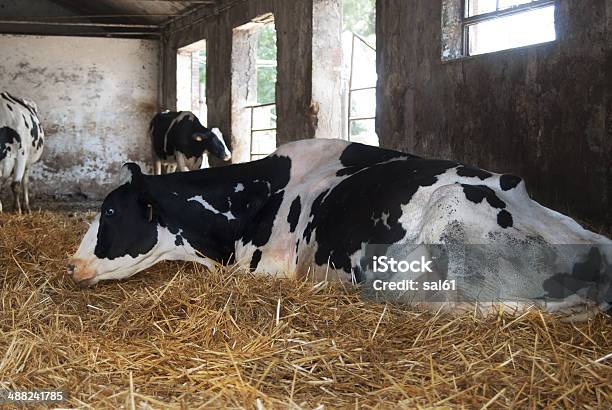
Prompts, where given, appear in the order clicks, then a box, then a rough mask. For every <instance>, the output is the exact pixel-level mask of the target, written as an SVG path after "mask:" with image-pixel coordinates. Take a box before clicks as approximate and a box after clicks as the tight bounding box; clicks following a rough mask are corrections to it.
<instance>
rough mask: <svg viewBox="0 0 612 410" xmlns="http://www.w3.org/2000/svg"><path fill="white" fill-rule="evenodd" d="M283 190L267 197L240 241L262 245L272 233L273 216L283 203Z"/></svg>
mask: <svg viewBox="0 0 612 410" xmlns="http://www.w3.org/2000/svg"><path fill="white" fill-rule="evenodd" d="M284 193H285V192H284V191H280V192H277V193H275V194H273V195H272V196H270V197H269V198H268V201H267V203H266V205H265V206H264V207H263V208H262V209H261V210H260V211H259V212H258V213H257V214H256V215H255V216H254V217H253V219H252V220H251V221H250V225H249V227H248V229H246V230H245V232H244V234H243V236H242V243H243V244H245V245H246V244H247V243H249V242H251V243H252V244H253V245H255V246H264V245H265V244H267V243H268V240H269V239H270V236H271V235H272V227H273V225H274V218H276V214H278V210H279V209H280V206H281V204H282V203H283V195H284Z"/></svg>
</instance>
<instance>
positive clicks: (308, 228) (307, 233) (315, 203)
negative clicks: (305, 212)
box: [302, 190, 329, 244]
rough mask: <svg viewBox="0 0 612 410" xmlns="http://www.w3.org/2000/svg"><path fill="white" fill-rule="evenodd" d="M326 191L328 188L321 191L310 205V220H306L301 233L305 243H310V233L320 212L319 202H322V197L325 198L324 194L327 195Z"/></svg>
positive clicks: (316, 222) (315, 225)
mask: <svg viewBox="0 0 612 410" xmlns="http://www.w3.org/2000/svg"><path fill="white" fill-rule="evenodd" d="M328 192H329V190H326V191H323V192H321V193H320V194H319V196H317V197H316V199H315V200H314V201H313V203H312V206H311V207H310V215H311V216H312V220H311V221H310V222H308V224H307V225H306V228H305V229H304V234H303V235H302V236H303V238H304V240H305V241H306V243H307V244H310V239H311V236H312V233H313V231H314V230H315V228H316V227H317V224H318V223H319V221H318V218H319V216H320V215H321V213H322V209H321V208H322V206H321V204H322V203H323V198H325V195H327V193H328Z"/></svg>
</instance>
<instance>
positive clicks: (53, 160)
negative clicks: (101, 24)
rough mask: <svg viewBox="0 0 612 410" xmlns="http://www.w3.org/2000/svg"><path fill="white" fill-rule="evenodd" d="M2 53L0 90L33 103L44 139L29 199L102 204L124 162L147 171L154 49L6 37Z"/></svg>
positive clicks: (132, 43)
mask: <svg viewBox="0 0 612 410" xmlns="http://www.w3.org/2000/svg"><path fill="white" fill-rule="evenodd" d="M0 50H2V53H1V54H2V57H3V58H2V59H1V60H0V89H1V90H7V91H9V92H11V93H13V94H15V95H17V96H20V97H23V98H26V99H29V100H32V101H35V102H36V104H37V105H38V109H39V113H40V116H41V120H42V124H43V129H44V131H45V136H46V141H45V151H44V153H43V157H42V159H41V161H40V162H38V163H36V164H35V165H34V166H33V168H32V171H31V182H32V183H31V185H30V186H31V190H32V192H33V193H36V194H38V195H42V196H53V197H76V198H88V199H100V198H103V197H104V195H106V194H107V193H108V191H109V190H110V189H112V188H113V187H114V185H115V183H116V179H117V175H118V171H119V169H120V167H121V165H122V164H123V163H124V162H126V161H128V160H129V161H136V162H139V163H141V165H147V166H148V165H149V164H150V152H151V149H150V146H149V143H148V137H147V130H148V123H149V121H150V119H151V118H152V116H153V115H154V113H155V112H156V110H157V100H158V71H159V70H158V60H159V51H158V42H156V41H151V40H125V39H106V38H82V37H40V36H10V35H4V36H0ZM5 187H6V184H5ZM6 191H8V190H7V189H4V195H5V197H6V194H7V192H6Z"/></svg>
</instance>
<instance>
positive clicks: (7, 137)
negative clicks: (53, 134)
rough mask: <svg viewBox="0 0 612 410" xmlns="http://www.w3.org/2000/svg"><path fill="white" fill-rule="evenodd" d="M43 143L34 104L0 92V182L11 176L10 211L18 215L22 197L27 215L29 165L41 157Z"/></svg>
mask: <svg viewBox="0 0 612 410" xmlns="http://www.w3.org/2000/svg"><path fill="white" fill-rule="evenodd" d="M44 144H45V141H44V133H43V129H42V126H41V124H40V119H39V118H38V109H37V107H36V104H34V103H33V102H30V101H26V100H23V99H21V98H17V97H15V96H13V95H11V94H9V93H8V92H3V93H0V179H2V178H9V177H12V183H11V190H12V191H13V209H14V210H15V211H16V212H18V213H21V202H20V197H21V195H22V194H23V202H24V205H25V209H26V210H27V211H28V212H30V199H29V192H28V179H29V176H28V174H29V170H30V166H31V165H32V164H33V163H35V162H36V161H38V160H39V159H40V157H41V156H42V153H43V147H44ZM0 212H2V203H1V202H0Z"/></svg>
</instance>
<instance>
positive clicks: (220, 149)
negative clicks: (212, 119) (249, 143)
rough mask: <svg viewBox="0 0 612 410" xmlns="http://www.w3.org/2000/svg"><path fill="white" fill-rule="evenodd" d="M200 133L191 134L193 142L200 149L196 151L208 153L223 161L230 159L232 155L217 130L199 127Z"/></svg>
mask: <svg viewBox="0 0 612 410" xmlns="http://www.w3.org/2000/svg"><path fill="white" fill-rule="evenodd" d="M201 129H202V130H201V131H197V132H195V133H193V135H192V138H193V142H194V143H195V144H196V145H197V146H198V147H199V148H200V149H199V150H198V151H201V152H210V153H211V154H212V155H214V156H215V157H217V158H219V159H222V160H223V161H229V160H230V159H232V153H231V152H230V150H229V149H228V148H227V145H225V140H224V139H223V134H221V131H220V130H219V128H213V129H208V128H205V127H201Z"/></svg>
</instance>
